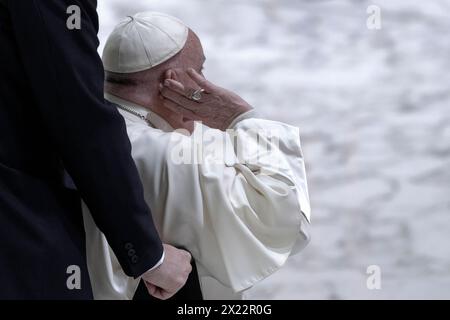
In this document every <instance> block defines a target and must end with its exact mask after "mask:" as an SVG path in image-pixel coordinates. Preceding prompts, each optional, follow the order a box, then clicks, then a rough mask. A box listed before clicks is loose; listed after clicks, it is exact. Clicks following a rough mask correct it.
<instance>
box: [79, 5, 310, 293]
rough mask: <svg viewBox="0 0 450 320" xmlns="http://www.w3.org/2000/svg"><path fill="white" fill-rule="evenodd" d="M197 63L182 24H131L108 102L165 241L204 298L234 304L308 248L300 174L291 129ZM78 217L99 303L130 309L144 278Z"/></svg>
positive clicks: (111, 54)
mask: <svg viewBox="0 0 450 320" xmlns="http://www.w3.org/2000/svg"><path fill="white" fill-rule="evenodd" d="M204 61H205V57H204V55H203V50H202V48H201V43H200V41H199V39H198V38H197V36H196V35H195V33H194V32H192V31H191V30H190V29H189V28H187V27H186V26H185V25H184V24H183V23H182V22H181V21H179V20H177V19H175V18H173V17H170V16H167V15H164V14H161V13H155V12H145V13H139V14H137V15H135V16H133V17H127V18H126V19H125V20H123V21H122V22H120V23H119V24H118V26H117V27H116V28H115V29H114V31H113V32H112V34H111V35H110V36H109V38H108V41H107V43H106V46H105V49H104V53H103V63H104V67H105V71H106V80H105V92H106V94H105V98H106V99H107V100H110V101H111V102H113V103H115V104H116V105H117V106H118V108H119V111H120V113H121V114H122V116H123V117H124V118H125V122H126V126H127V131H128V135H129V138H130V141H131V144H132V156H133V158H134V160H135V162H136V165H137V168H138V171H139V174H140V177H141V179H142V182H143V185H144V192H145V199H146V201H147V203H148V205H149V207H150V208H151V212H152V215H153V219H154V221H155V224H156V226H157V228H158V231H159V233H160V236H161V239H162V240H163V241H164V242H165V243H169V244H172V245H174V246H179V247H184V248H186V249H187V250H189V251H190V252H191V254H192V256H193V258H194V259H195V261H196V264H197V268H198V274H199V278H200V280H201V285H202V293H203V296H204V298H205V299H213V298H217V299H227V298H239V297H241V294H242V292H244V291H245V290H246V289H249V288H250V287H252V286H253V285H254V284H256V283H257V282H259V281H261V280H262V279H264V278H266V277H267V276H269V275H271V274H272V273H273V272H275V271H276V270H278V269H280V268H281V267H282V266H283V265H284V264H285V263H286V260H287V259H288V257H289V256H290V255H292V254H294V253H296V252H298V251H299V250H301V249H302V248H303V247H304V246H305V245H306V244H307V243H308V241H309V233H308V228H309V219H310V205H309V198H308V187H307V182H306V176H305V164H304V159H303V156H302V151H301V146H300V138H299V130H298V128H296V127H293V126H290V125H287V124H284V123H280V122H276V121H269V120H263V119H258V118H256V117H255V114H254V110H253V109H252V108H251V107H250V106H249V105H248V104H247V103H246V102H245V101H244V100H243V99H241V98H240V97H239V96H237V95H236V94H234V93H232V92H230V91H228V90H225V89H222V88H220V87H217V86H215V85H214V84H212V83H210V82H209V81H207V80H205V79H204V78H203V75H202V74H201V72H202V65H203V63H204ZM194 120H195V121H194ZM199 120H201V122H200V121H199ZM175 129H183V130H181V131H180V130H175ZM84 209H85V210H84V211H85V224H86V236H87V246H88V248H87V252H88V265H89V272H90V277H91V282H92V288H93V292H94V297H95V298H96V299H131V298H132V297H133V295H134V293H135V291H136V288H137V286H138V284H139V279H133V278H130V277H128V276H126V275H125V273H124V272H123V271H122V270H121V267H120V264H119V263H118V261H117V259H116V257H115V256H114V253H113V252H112V250H111V249H110V248H109V245H108V243H107V241H106V238H105V237H104V236H103V234H102V233H101V231H100V230H99V229H98V228H97V227H96V225H95V223H94V221H93V220H92V218H91V217H90V214H89V212H88V210H87V208H84ZM150 218H151V217H149V219H150Z"/></svg>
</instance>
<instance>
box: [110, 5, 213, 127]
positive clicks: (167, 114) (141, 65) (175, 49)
mask: <svg viewBox="0 0 450 320" xmlns="http://www.w3.org/2000/svg"><path fill="white" fill-rule="evenodd" d="M136 41H138V43H137V44H136V43H134V42H136ZM139 42H143V43H142V44H140V43H139ZM103 62H104V65H105V91H106V92H108V93H111V94H113V95H115V96H118V97H120V98H123V99H125V100H128V101H131V102H134V103H137V104H139V105H142V106H144V107H147V108H149V109H151V110H152V111H154V112H156V113H158V114H159V115H160V116H162V117H164V118H166V120H169V121H170V120H172V123H171V124H172V125H173V124H174V123H173V122H174V121H175V122H176V121H178V120H179V119H176V118H177V117H179V116H178V115H176V114H173V112H171V111H169V110H168V109H167V108H165V107H164V106H163V105H162V99H161V97H160V94H159V86H160V84H161V83H162V82H163V81H164V80H165V79H166V78H173V79H178V80H181V81H183V82H184V83H192V87H195V84H194V83H193V82H192V81H191V80H190V78H189V77H188V76H187V74H186V71H187V70H188V69H189V68H193V69H194V70H196V71H197V72H199V73H200V72H201V71H202V69H203V64H204V62H205V56H204V53H203V48H202V45H201V42H200V40H199V38H198V37H197V35H196V34H195V33H194V32H193V31H192V30H190V29H188V28H187V27H185V26H184V25H181V22H180V21H179V20H177V19H175V18H173V17H170V16H166V15H162V14H159V13H143V14H138V15H136V16H134V17H130V18H129V20H128V21H123V22H121V24H119V26H118V27H117V28H116V29H115V30H114V31H113V33H112V34H111V36H110V37H109V39H108V41H107V43H106V46H105V52H104V54H103ZM135 70H138V71H135ZM175 124H176V123H175Z"/></svg>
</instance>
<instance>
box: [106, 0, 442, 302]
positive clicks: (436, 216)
mask: <svg viewBox="0 0 450 320" xmlns="http://www.w3.org/2000/svg"><path fill="white" fill-rule="evenodd" d="M369 5H377V6H379V7H380V9H381V29H379V30H370V29H368V28H367V26H366V20H367V19H368V17H369V14H368V13H367V12H366V10H367V8H368V6H369ZM147 10H154V11H160V12H165V13H168V14H171V15H174V16H176V17H178V18H180V19H181V20H183V21H184V22H185V23H186V24H187V25H188V26H190V27H191V28H192V29H193V30H194V31H195V32H196V33H197V34H198V35H199V37H200V39H201V40H202V42H203V45H204V48H205V52H206V56H207V62H206V65H205V67H206V70H205V74H206V76H207V77H208V78H209V79H210V80H212V81H213V82H215V83H217V84H219V85H221V86H224V87H227V88H229V89H231V90H233V91H235V92H237V93H239V94H240V95H241V96H243V97H244V98H245V99H246V100H248V101H249V102H250V103H251V104H252V105H253V106H255V107H256V109H257V110H258V111H259V113H260V114H261V115H262V116H263V117H267V118H270V119H275V120H280V121H284V122H287V123H289V124H292V125H295V126H298V127H299V128H300V130H301V134H302V143H303V151H304V156H305V158H306V161H307V173H308V178H309V186H310V197H311V204H312V209H313V211H312V225H313V228H312V242H311V243H310V245H309V246H308V248H307V249H305V251H303V252H302V253H301V254H299V255H297V256H295V257H292V258H291V260H290V261H289V263H288V264H287V266H286V267H285V268H284V269H283V270H281V271H279V272H278V273H276V274H275V275H273V276H272V277H270V278H268V279H267V280H265V281H263V282H262V283H260V284H259V285H257V286H256V287H255V288H253V289H252V290H250V291H249V292H248V293H247V294H246V295H247V298H250V299H256V298H262V299H350V298H353V299H415V298H425V299H427V298H438V299H439V298H446V299H450V90H449V85H450V73H449V70H450V37H449V34H448V33H449V30H450V1H448V0H435V1H408V0H378V1H363V0H335V1H331V0H330V1H325V0H323V1H321V0H309V1H308V0H208V1H206V0H183V1H181V0H178V1H177V0H134V1H132V2H131V1H124V0H100V1H99V14H100V25H101V31H100V39H101V46H100V52H101V51H102V47H103V45H104V42H105V40H106V37H107V36H108V34H109V32H111V30H112V28H113V27H114V25H115V24H116V23H117V22H118V21H119V20H120V19H122V18H123V17H125V16H126V15H130V14H134V13H136V12H139V11H147ZM370 265H377V266H379V267H380V269H381V289H379V290H369V289H368V288H367V285H366V280H367V277H368V274H367V273H366V271H367V267H368V266H370Z"/></svg>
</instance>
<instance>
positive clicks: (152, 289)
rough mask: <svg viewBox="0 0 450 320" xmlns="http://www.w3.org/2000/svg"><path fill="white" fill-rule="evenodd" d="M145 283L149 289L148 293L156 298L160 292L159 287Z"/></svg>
mask: <svg viewBox="0 0 450 320" xmlns="http://www.w3.org/2000/svg"><path fill="white" fill-rule="evenodd" d="M144 283H145V286H146V287H147V291H148V293H149V294H150V295H152V296H155V294H156V293H157V292H158V287H157V286H155V285H154V284H151V283H150V282H147V281H144Z"/></svg>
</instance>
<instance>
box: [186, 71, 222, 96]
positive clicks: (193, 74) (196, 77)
mask: <svg viewBox="0 0 450 320" xmlns="http://www.w3.org/2000/svg"><path fill="white" fill-rule="evenodd" d="M187 74H188V76H189V78H191V79H192V80H193V81H194V82H195V83H196V84H198V86H199V87H200V88H202V89H204V90H205V91H206V92H208V93H211V91H214V88H215V86H214V85H213V84H212V83H211V82H209V81H208V80H206V79H205V77H203V76H202V75H201V74H199V73H198V72H197V71H195V69H193V68H189V69H188V70H187Z"/></svg>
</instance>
